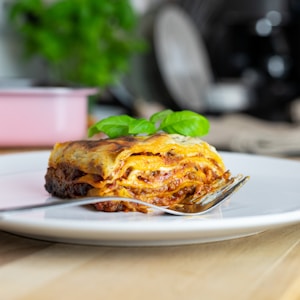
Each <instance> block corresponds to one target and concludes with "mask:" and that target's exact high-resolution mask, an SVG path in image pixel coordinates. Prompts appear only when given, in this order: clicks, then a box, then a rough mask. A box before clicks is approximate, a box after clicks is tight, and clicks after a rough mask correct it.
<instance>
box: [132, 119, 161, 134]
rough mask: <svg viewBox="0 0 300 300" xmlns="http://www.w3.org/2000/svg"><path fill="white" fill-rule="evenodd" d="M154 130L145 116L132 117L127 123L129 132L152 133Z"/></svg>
mask: <svg viewBox="0 0 300 300" xmlns="http://www.w3.org/2000/svg"><path fill="white" fill-rule="evenodd" d="M155 132H156V128H155V126H154V124H153V123H152V122H150V121H149V120H146V119H145V118H141V119H134V120H131V121H130V123H129V130H128V133H129V134H142V133H144V134H153V133H155Z"/></svg>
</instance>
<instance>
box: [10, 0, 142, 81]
mask: <svg viewBox="0 0 300 300" xmlns="http://www.w3.org/2000/svg"><path fill="white" fill-rule="evenodd" d="M10 17H11V21H12V24H13V26H14V28H15V29H16V30H17V31H18V33H19V35H20V37H21V39H22V40H23V42H24V50H25V53H24V54H25V55H26V58H27V59H31V58H36V57H38V58H40V59H41V60H42V61H43V62H44V64H45V66H46V70H47V80H48V84H51V85H52V84H54V85H64V86H74V85H75V86H89V87H91V86H93V87H105V86H107V85H110V84H112V83H114V82H115V81H116V80H117V79H118V78H119V76H120V75H122V74H123V73H124V72H126V70H127V68H128V64H129V58H130V57H131V55H132V54H133V53H134V52H136V51H139V50H141V45H142V43H141V41H140V40H139V39H138V38H137V36H136V34H135V29H136V25H137V16H136V14H135V12H134V9H133V8H132V6H131V4H130V0H84V1H83V0H51V1H49V0H48V1H47V0H15V1H14V2H13V3H12V6H11V8H10Z"/></svg>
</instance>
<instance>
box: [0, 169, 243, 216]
mask: <svg viewBox="0 0 300 300" xmlns="http://www.w3.org/2000/svg"><path fill="white" fill-rule="evenodd" d="M248 179H249V176H243V175H238V176H236V177H233V178H232V179H231V180H230V181H229V182H228V183H227V184H225V185H224V184H223V185H222V186H221V187H220V188H219V189H217V190H215V191H214V192H213V193H209V194H206V195H205V196H201V197H198V198H194V199H191V200H189V201H188V203H187V202H185V203H178V204H175V205H173V206H158V205H154V204H150V203H147V202H144V201H141V200H138V199H133V198H127V197H117V196H108V197H86V198H80V199H69V200H54V201H49V202H45V203H41V204H33V205H26V206H17V207H10V208H3V209H0V219H1V218H4V217H5V216H7V215H9V214H14V213H18V212H26V211H32V210H38V209H46V208H47V209H49V208H59V207H70V206H79V205H88V204H95V203H99V202H107V201H126V202H131V203H137V204H141V205H144V206H147V207H149V208H151V209H154V210H158V211H161V212H163V213H166V214H170V215H177V216H194V215H201V214H204V213H207V212H208V211H210V210H211V209H213V208H215V207H216V206H217V205H220V204H221V203H222V202H223V201H224V200H226V199H227V198H228V197H229V196H231V195H232V194H233V193H234V192H236V191H237V190H238V189H239V188H240V187H241V186H242V185H244V184H245V183H246V182H247V181H248Z"/></svg>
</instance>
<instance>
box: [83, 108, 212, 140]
mask: <svg viewBox="0 0 300 300" xmlns="http://www.w3.org/2000/svg"><path fill="white" fill-rule="evenodd" d="M159 131H164V132H166V133H177V134H181V135H185V136H192V137H195V136H203V135H206V134H207V133H208V131H209V121H208V120H207V119H206V118H205V117H204V116H202V115H200V114H198V113H195V112H193V111H189V110H182V111H176V112H174V111H172V110H170V109H166V110H163V111H160V112H157V113H155V114H153V115H152V116H151V117H150V118H149V120H147V119H145V118H139V119H136V118H133V117H130V116H128V115H119V116H111V117H108V118H105V119H102V120H101V121H99V122H97V123H95V124H94V125H92V126H91V127H90V128H89V130H88V136H89V137H92V136H93V135H95V134H97V133H100V132H103V133H105V134H106V135H107V136H108V137H110V138H116V137H120V136H126V135H138V134H146V135H150V134H154V133H157V132H159Z"/></svg>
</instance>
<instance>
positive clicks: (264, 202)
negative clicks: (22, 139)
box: [0, 151, 300, 246]
mask: <svg viewBox="0 0 300 300" xmlns="http://www.w3.org/2000/svg"><path fill="white" fill-rule="evenodd" d="M221 154H222V156H223V158H224V160H225V163H226V165H227V167H228V168H229V169H230V170H231V171H232V173H243V174H245V175H246V174H247V175H250V176H251V178H250V180H249V181H248V183H247V184H246V185H245V186H244V187H243V188H242V189H241V190H239V191H238V193H237V194H235V195H234V196H233V197H232V198H231V199H229V200H228V201H226V202H225V203H223V204H222V205H221V206H219V207H218V208H216V209H215V210H213V211H212V212H210V213H208V214H206V215H204V216H198V217H177V216H169V215H161V214H159V213H153V214H141V213H122V212H120V213H102V212H97V211H94V210H93V209H89V208H86V207H73V208H64V209H62V208H60V209H57V210H55V209H51V210H46V211H35V212H30V213H19V214H15V215H11V216H8V217H6V218H5V219H2V220H0V229H2V230H5V231H8V232H13V233H17V234H20V235H24V236H27V237H34V238H38V239H43V240H51V241H59V242H67V243H79V244H94V245H115V246H147V245H152V246H154V245H155V246H158V245H159V246H163V245H181V244H193V243H204V242H211V241H220V240H226V239H231V238H237V237H242V236H247V235H251V234H255V233H258V232H261V231H264V230H267V229H271V228H275V227H279V226H284V225H288V224H292V223H296V222H299V221H300V201H299V199H300V185H299V182H300V163H299V162H295V161H290V160H283V159H275V158H268V157H262V156H255V155H247V154H236V153H222V152H221ZM48 156H49V152H47V151H41V152H31V153H21V154H9V155H2V156H1V157H0V192H1V196H0V207H8V206H14V205H22V204H33V203H40V202H44V201H47V200H48V199H49V195H48V194H47V192H46V191H45V190H44V175H45V172H46V167H47V160H48Z"/></svg>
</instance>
